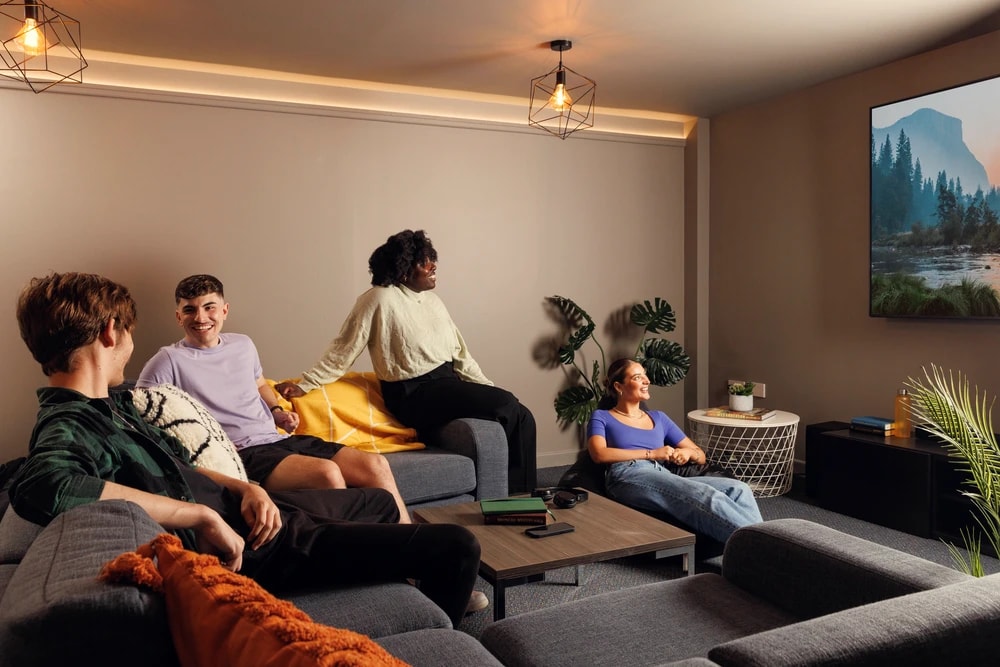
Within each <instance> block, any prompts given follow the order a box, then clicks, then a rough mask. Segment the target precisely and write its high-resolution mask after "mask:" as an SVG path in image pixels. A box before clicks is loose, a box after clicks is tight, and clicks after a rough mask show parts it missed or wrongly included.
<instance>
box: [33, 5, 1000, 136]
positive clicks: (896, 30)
mask: <svg viewBox="0 0 1000 667" xmlns="http://www.w3.org/2000/svg"><path fill="white" fill-rule="evenodd" d="M19 1H23V0H19ZM45 2H47V3H48V4H50V5H51V6H53V7H54V8H55V9H57V10H59V11H61V12H63V13H65V14H68V15H69V16H71V17H73V18H74V19H77V20H79V21H80V24H81V27H82V36H83V49H84V53H87V51H88V50H99V51H104V52H112V53H120V54H130V55H138V56H149V57H157V58H169V59H176V60H182V61H193V62H199V63H212V64H220V65H231V66H232V65H235V66H242V67H249V68H257V69H265V70H276V71H281V72H289V73H295V74H300V75H312V76H322V77H334V78H338V79H353V80H362V81H368V82H378V83H390V84H405V85H410V86H420V87H429V88H435V89H446V90H453V91H464V92H470V93H487V94H497V95H504V96H516V97H523V98H527V96H528V92H529V82H530V80H531V78H532V77H535V76H538V75H541V74H544V73H546V72H548V71H549V70H550V69H552V68H553V67H554V66H555V64H556V63H557V62H558V54H557V53H554V52H553V51H551V50H550V48H549V46H548V43H549V41H550V40H553V39H563V38H565V39H570V40H572V41H573V48H572V50H570V51H568V52H566V53H565V54H564V62H565V64H566V65H567V66H569V67H571V68H573V69H574V70H576V71H577V72H579V73H581V74H583V75H585V76H588V77H590V78H592V79H594V80H595V81H596V82H597V106H598V107H599V108H600V107H611V108H617V109H634V110H644V111H652V112H662V113H672V114H682V115H687V116H696V117H711V116H713V115H716V114H718V113H721V112H724V111H726V110H729V109H732V108H736V107H739V106H742V105H745V104H748V103H752V102H754V101H758V100H762V99H766V98H768V97H772V96H774V95H777V94H781V93H783V92H787V91H791V90H795V89H798V88H801V87H804V86H808V85H811V84H815V83H819V82H822V81H826V80H829V79H832V78H835V77H838V76H841V75H845V74H849V73H853V72H857V71H860V70H864V69H867V68H870V67H874V66H877V65H880V64H883V63H886V62H891V61H893V60H897V59H899V58H902V57H906V56H908V55H912V54H915V53H919V52H922V51H926V50H928V49H930V48H935V47H938V46H942V45H945V44H948V43H951V42H954V41H959V40H962V39H966V38H969V37H973V36H976V35H979V34H984V33H986V32H991V31H993V30H996V29H1000V0H687V1H682V0H168V1H160V2H153V1H150V0H45Z"/></svg>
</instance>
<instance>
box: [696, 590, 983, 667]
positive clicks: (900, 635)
mask: <svg viewBox="0 0 1000 667" xmlns="http://www.w3.org/2000/svg"><path fill="white" fill-rule="evenodd" d="M998 634H1000V574H996V575H992V576H989V577H985V578H983V579H971V580H966V581H965V582H964V583H959V584H952V585H949V586H944V587H942V588H937V589H934V590H929V591H923V592H920V593H913V594H911V595H907V596H903V597H897V598H894V599H890V600H884V601H882V602H876V603H874V604H869V605H865V606H863V607H857V608H854V609H848V610H846V611H841V612H838V613H836V614H829V615H827V616H822V617H820V618H814V619H811V620H809V621H804V622H802V623H796V624H793V625H789V626H786V627H783V628H778V629H775V630H771V631H770V632H762V633H760V634H757V635H753V636H750V637H744V638H743V639H739V640H736V641H733V642H729V643H726V644H722V645H721V646H718V647H716V648H715V649H713V650H712V651H710V652H709V654H708V656H709V658H711V659H712V660H714V661H715V662H717V663H719V664H720V665H727V666H728V665H741V666H744V665H745V666H757V665H760V666H761V667H764V666H766V667H783V666H786V665H787V666H789V667H791V666H792V665H796V666H801V665H807V666H808V665H852V666H865V665H872V666H874V665H907V667H914V666H917V667H920V666H924V665H926V666H927V667H937V666H938V665H963V667H966V666H971V665H996V664H997V647H996V637H997V635H998Z"/></svg>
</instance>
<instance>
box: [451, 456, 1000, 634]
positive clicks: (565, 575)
mask: <svg viewBox="0 0 1000 667" xmlns="http://www.w3.org/2000/svg"><path fill="white" fill-rule="evenodd" d="M566 468H567V467H566V466H564V467H556V468H544V469H541V470H539V471H538V485H539V486H555V485H556V484H557V483H558V481H559V478H560V477H561V476H562V473H563V472H564V471H565V470H566ZM758 505H759V506H760V511H761V514H762V515H763V517H764V520H765V521H768V520H771V519H782V518H790V517H794V518H800V519H808V520H810V521H815V522H816V523H820V524H823V525H826V526H830V527H831V528H836V529H837V530H840V531H842V532H845V533H848V534H850V535H857V536H858V537H862V538H864V539H867V540H871V541H872V542H876V543H878V544H884V545H886V546H889V547H892V548H893V549H898V550H900V551H905V552H907V553H911V554H915V555H917V556H920V557H921V558H926V559H927V560H930V561H933V562H935V563H940V564H942V565H948V566H952V565H953V562H952V559H951V555H950V553H949V551H948V547H947V546H946V545H945V544H944V543H942V542H941V541H939V540H932V539H925V538H922V537H916V536H914V535H908V534H907V533H901V532H899V531H897V530H892V529H891V528H884V527H882V526H878V525H875V524H872V523H868V522H865V521H861V520H859V519H854V518H851V517H849V516H845V515H843V514H837V513H835V512H830V511H828V510H824V509H822V508H820V507H816V506H815V505H812V504H810V503H809V502H808V498H806V497H804V496H803V495H802V494H801V493H798V492H797V491H796V490H794V489H793V491H792V493H790V494H789V495H786V496H779V497H776V498H761V499H759V500H758ZM720 565H721V557H719V558H714V559H709V560H707V561H702V562H699V563H697V564H696V566H695V569H696V571H698V572H711V571H715V572H717V571H718V570H719V567H720ZM983 565H984V567H985V569H986V571H987V572H988V573H994V572H1000V561H998V560H996V559H994V558H988V557H984V558H983ZM683 575H684V571H683V570H682V569H681V559H680V558H679V557H674V558H664V559H660V560H656V559H655V558H653V557H652V555H649V554H647V555H643V556H633V557H630V558H623V559H619V560H615V561H609V562H605V563H594V564H592V565H584V566H581V567H580V583H579V585H574V583H573V582H574V569H573V568H564V569H560V570H553V571H552V572H549V573H547V574H546V577H545V581H540V582H536V583H530V584H524V585H521V586H512V587H510V588H508V589H507V615H508V616H513V615H515V614H521V613H524V612H526V611H530V610H533V609H542V608H545V607H551V606H553V605H556V604H559V603H562V602H568V601H570V600H576V599H579V598H584V597H588V596H591V595H596V594H598V593H604V592H607V591H613V590H618V589H621V588H628V587H632V586H639V585H641V584H646V583H653V582H656V581H663V580H665V579H673V578H676V577H680V576H683ZM476 589H477V590H480V591H482V592H483V593H485V594H486V596H487V597H489V598H490V602H491V604H492V601H493V587H492V586H490V585H489V584H488V583H486V581H484V580H483V579H479V581H478V583H477V585H476ZM492 620H493V611H492V609H491V608H490V609H487V610H486V611H482V612H479V613H476V614H472V615H470V616H467V617H466V618H465V620H463V621H462V623H461V624H460V625H459V628H458V629H459V630H462V631H463V632H467V633H469V634H470V635H472V636H473V637H477V638H478V637H479V635H480V633H482V631H483V629H484V628H485V627H486V625H487V624H488V623H491V622H492Z"/></svg>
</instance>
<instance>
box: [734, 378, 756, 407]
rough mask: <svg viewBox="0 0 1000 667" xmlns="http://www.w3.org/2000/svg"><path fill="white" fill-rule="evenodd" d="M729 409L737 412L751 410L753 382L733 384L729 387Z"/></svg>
mask: <svg viewBox="0 0 1000 667" xmlns="http://www.w3.org/2000/svg"><path fill="white" fill-rule="evenodd" d="M729 409H730V410H736V411H737V412H749V411H750V410H753V382H734V383H732V384H731V385H729Z"/></svg>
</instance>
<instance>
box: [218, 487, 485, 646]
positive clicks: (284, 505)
mask: <svg viewBox="0 0 1000 667" xmlns="http://www.w3.org/2000/svg"><path fill="white" fill-rule="evenodd" d="M271 497H272V499H273V500H274V502H275V504H276V505H278V508H279V509H280V510H281V518H282V521H283V527H282V530H281V532H280V533H279V534H278V536H277V537H275V538H274V539H273V540H272V541H271V542H269V543H268V544H266V545H264V546H263V547H261V548H260V549H258V550H257V551H251V550H250V549H247V550H246V551H244V553H243V569H242V573H243V574H246V575H247V576H249V577H251V578H253V579H255V580H256V581H257V582H258V583H260V585H261V586H263V587H264V588H266V589H267V590H269V591H271V592H273V593H275V594H281V593H282V592H286V591H293V590H303V589H315V588H316V586H322V585H348V584H357V583H375V582H385V581H404V580H406V579H416V580H417V581H418V582H419V586H420V590H421V591H422V592H423V593H424V594H425V595H426V596H427V597H429V598H430V599H431V600H432V601H434V603H435V604H437V605H438V606H439V607H441V609H443V610H444V612H445V613H446V614H448V617H449V618H451V622H452V625H453V626H455V627H458V624H459V623H460V622H461V621H462V618H463V617H464V615H465V609H466V606H467V605H468V603H469V596H470V595H471V594H472V588H473V585H474V584H475V582H476V575H477V573H478V571H479V553H480V550H479V541H478V540H477V539H476V537H475V535H473V534H472V533H471V532H469V530H467V529H466V528H464V527H462V526H459V525H454V524H404V525H400V524H398V523H396V521H398V520H399V510H398V509H397V507H396V502H395V500H394V499H393V497H392V495H391V494H390V493H389V492H388V491H385V490H384V489H373V488H364V489H325V490H302V491H286V492H280V493H274V494H271ZM237 508H238V505H237ZM228 514H229V516H226V520H227V521H232V522H233V523H234V527H235V528H237V531H238V532H240V534H241V535H244V536H246V535H247V533H248V532H249V529H248V528H247V526H246V524H245V523H243V520H242V518H240V517H239V512H238V509H237V512H236V516H235V517H234V516H233V515H232V512H231V511H230V512H229V513H228ZM224 516H225V515H224Z"/></svg>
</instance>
